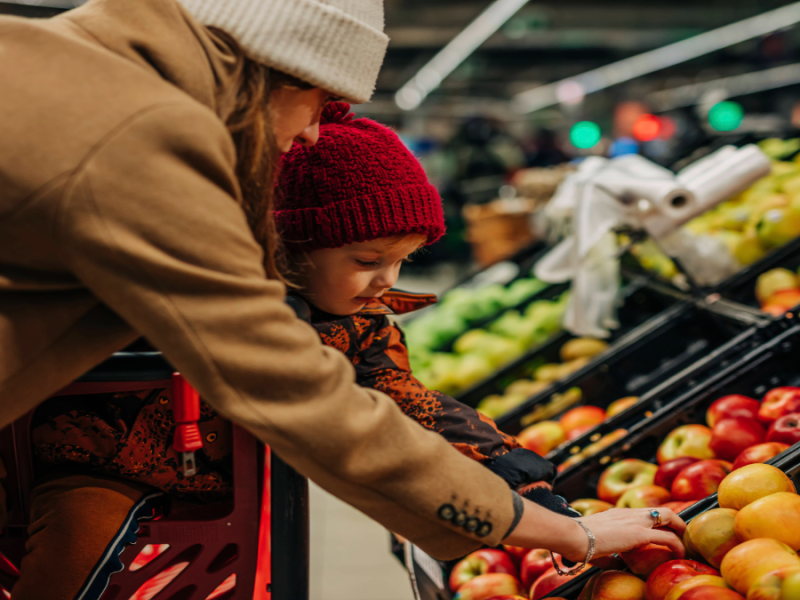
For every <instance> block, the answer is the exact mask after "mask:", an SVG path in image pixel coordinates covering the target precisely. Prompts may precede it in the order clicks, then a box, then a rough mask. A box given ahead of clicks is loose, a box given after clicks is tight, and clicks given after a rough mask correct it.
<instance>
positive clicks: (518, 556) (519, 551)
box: [503, 544, 531, 565]
mask: <svg viewBox="0 0 800 600" xmlns="http://www.w3.org/2000/svg"><path fill="white" fill-rule="evenodd" d="M503 550H505V552H506V554H508V555H509V556H510V557H511V560H513V561H514V564H517V565H518V564H519V563H520V562H522V559H523V558H525V555H526V554H527V553H528V552H530V551H531V549H530V548H522V547H521V546H506V545H505V544H503Z"/></svg>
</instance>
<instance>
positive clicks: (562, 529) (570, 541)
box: [503, 500, 686, 562]
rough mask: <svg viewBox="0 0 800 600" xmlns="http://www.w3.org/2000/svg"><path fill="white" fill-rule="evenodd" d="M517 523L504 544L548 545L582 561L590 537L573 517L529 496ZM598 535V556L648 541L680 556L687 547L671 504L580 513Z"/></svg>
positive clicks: (554, 550) (683, 528)
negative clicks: (658, 517)
mask: <svg viewBox="0 0 800 600" xmlns="http://www.w3.org/2000/svg"><path fill="white" fill-rule="evenodd" d="M523 502H524V503H525V510H524V512H523V515H522V519H521V520H520V522H519V524H518V525H517V527H516V528H515V529H514V531H512V532H511V535H509V536H508V537H507V538H506V539H505V540H503V543H504V544H508V545H510V546H520V547H523V548H546V549H547V550H552V551H553V552H557V553H559V554H561V555H562V556H563V557H564V558H567V559H568V560H571V561H575V562H583V560H584V559H585V558H586V554H587V552H588V551H589V537H588V536H587V535H586V531H584V529H583V527H581V526H580V525H579V524H578V523H576V522H575V520H574V519H571V518H569V517H564V516H562V515H558V514H556V513H553V512H551V511H549V510H547V509H546V508H543V507H541V506H539V505H538V504H534V503H533V502H530V501H528V500H524V501H523ZM653 510H657V511H658V512H659V514H660V515H661V525H660V527H659V528H658V529H653V525H654V524H655V521H654V519H653V517H652V516H651V515H650V512H651V511H653ZM580 520H581V522H583V524H584V525H586V526H587V527H588V528H589V530H590V531H591V532H592V534H594V537H595V556H607V555H609V554H615V553H618V552H625V551H626V550H632V549H634V548H638V547H639V546H644V545H646V544H660V545H662V546H667V547H668V548H670V549H671V550H672V551H673V552H674V553H675V555H676V557H678V558H683V557H684V555H685V553H686V551H685V549H684V547H683V543H682V542H681V540H680V537H679V536H683V532H684V530H685V529H686V523H684V522H683V520H682V519H681V518H680V517H678V516H677V515H676V514H675V513H674V512H673V511H671V510H670V509H668V508H663V507H659V508H655V509H653V508H612V509H611V510H607V511H605V512H602V513H598V514H596V515H592V516H590V517H581V519H580Z"/></svg>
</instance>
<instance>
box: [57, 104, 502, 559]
mask: <svg viewBox="0 0 800 600" xmlns="http://www.w3.org/2000/svg"><path fill="white" fill-rule="evenodd" d="M234 155H235V153H234V148H233V144H232V143H231V140H230V137H229V135H228V133H227V131H226V130H225V128H224V126H223V124H222V123H221V122H220V121H219V119H218V118H217V117H216V115H214V114H213V113H212V112H211V111H209V110H207V109H205V108H204V107H202V106H200V105H198V104H196V103H193V102H190V101H188V100H187V101H186V102H176V103H173V104H168V105H161V106H158V107H154V108H151V109H150V110H148V111H145V112H143V113H140V114H138V115H136V116H135V117H133V118H131V119H130V120H129V122H127V123H126V124H124V126H121V127H119V128H118V129H117V130H116V131H115V132H113V133H112V134H110V135H109V136H108V137H107V138H106V139H105V140H104V142H103V144H102V146H101V147H98V148H96V149H95V151H94V152H93V154H92V155H91V156H89V157H87V158H86V160H85V161H84V162H83V163H82V165H81V167H80V169H79V170H78V171H77V172H75V173H73V174H72V175H71V177H70V179H69V182H68V184H67V186H66V189H65V192H64V195H63V200H62V206H61V207H60V220H59V221H58V223H57V224H56V225H57V226H56V228H55V233H56V235H57V236H58V241H59V243H60V244H61V246H62V247H63V251H64V261H65V263H66V266H67V268H69V269H70V270H71V271H72V272H73V273H74V274H75V275H76V276H77V277H78V278H79V279H80V280H81V281H82V282H83V284H84V285H86V286H87V287H88V288H89V289H90V290H91V291H92V292H93V293H94V294H95V295H96V296H97V297H98V298H99V299H100V300H101V301H102V302H103V303H105V304H106V305H107V306H109V307H110V308H111V309H112V310H113V311H115V312H116V313H117V314H118V315H120V316H121V317H122V318H123V319H124V320H125V321H127V322H128V323H129V324H130V325H131V326H132V327H133V328H134V329H136V330H137V331H138V332H140V333H141V334H142V335H144V336H146V337H147V338H148V339H149V340H150V341H151V342H152V343H153V344H154V345H155V346H156V347H157V348H159V349H160V350H161V351H162V352H163V353H164V355H165V357H166V358H167V359H168V360H169V361H170V362H171V363H172V364H173V365H174V366H175V367H176V368H177V369H178V370H180V371H181V372H182V373H183V374H184V375H185V376H186V377H187V379H188V380H189V381H190V382H191V383H192V384H193V385H194V386H195V387H196V388H197V389H198V390H199V392H200V393H201V395H202V397H203V398H204V399H205V400H206V401H207V402H208V403H209V404H210V405H212V406H213V407H214V408H216V409H217V410H218V411H219V412H220V413H221V414H222V415H223V416H225V417H227V418H229V419H230V420H232V421H233V422H234V423H237V424H239V425H241V426H243V427H245V428H246V429H248V430H249V431H250V432H252V433H253V434H254V435H255V436H257V437H258V438H260V439H261V440H263V441H264V442H265V443H267V444H269V446H270V447H271V448H272V449H273V450H274V451H275V452H276V453H277V454H278V455H279V456H281V458H283V459H284V460H285V461H286V462H288V463H289V464H290V465H292V466H293V467H294V468H296V469H297V470H298V471H299V472H300V473H302V474H304V475H306V476H308V477H310V478H311V479H313V480H314V481H316V482H317V483H319V484H320V485H321V486H322V487H324V488H326V489H327V490H329V491H330V492H331V493H333V494H334V495H336V496H338V497H339V498H341V499H343V500H345V501H346V502H348V503H350V504H352V505H353V506H355V507H356V508H358V509H360V510H361V511H362V512H364V513H366V514H367V515H369V516H371V517H373V518H374V519H376V520H377V521H379V522H381V523H382V524H384V525H385V526H386V527H388V528H390V529H392V530H393V531H396V532H398V533H399V534H401V535H403V536H404V537H406V538H408V539H410V540H412V541H414V542H415V543H417V544H418V545H420V546H421V547H422V548H423V549H425V550H426V551H427V552H429V553H431V554H433V555H434V556H437V557H454V556H459V555H462V554H464V553H465V552H467V551H469V550H470V549H472V548H475V547H477V546H478V545H479V544H480V543H488V544H496V543H498V542H499V541H500V540H501V539H502V538H503V537H504V536H505V535H506V534H507V532H508V530H509V528H510V527H511V526H512V525H513V523H514V515H515V511H514V500H513V494H512V493H511V492H510V490H509V489H508V487H507V486H506V485H505V483H504V482H503V480H502V479H500V477H498V476H496V475H494V474H492V473H490V472H489V471H488V470H486V469H483V468H481V467H480V466H479V465H476V464H475V463H474V462H473V461H470V460H468V459H466V458H465V457H463V456H462V455H460V454H459V453H458V452H455V451H454V450H453V449H451V448H450V447H449V446H448V445H447V444H446V442H445V441H444V440H442V438H440V437H439V436H437V435H434V434H432V433H431V432H428V431H425V430H424V429H423V428H422V427H420V426H419V425H417V424H416V423H414V422H413V421H411V420H410V419H406V418H404V417H403V414H402V413H401V412H400V410H399V409H398V408H397V406H396V404H395V403H394V402H392V401H391V400H390V399H389V398H388V397H386V396H385V395H383V394H380V393H376V392H372V391H367V390H364V389H362V388H360V387H358V386H357V385H355V376H354V372H353V369H352V366H351V365H350V364H349V363H348V361H347V360H346V359H345V358H344V357H343V356H342V355H341V354H340V353H338V352H336V351H334V350H331V349H329V348H325V347H323V345H322V344H321V343H320V341H319V338H318V336H317V335H316V333H315V332H314V330H313V328H311V327H310V326H309V325H308V324H306V323H303V322H301V321H299V320H298V319H297V318H295V316H294V314H293V312H292V310H291V309H290V308H289V307H288V306H286V304H285V302H284V300H285V291H286V290H285V288H284V286H283V285H282V284H280V283H278V282H275V281H269V280H267V279H266V278H265V275H264V271H263V267H262V264H261V259H262V254H261V249H260V247H259V246H258V245H257V244H256V242H255V240H254V239H253V237H252V235H251V233H250V230H249V228H248V226H247V223H246V219H245V216H244V213H243V211H242V209H241V208H240V206H239V203H238V199H239V197H240V193H239V188H238V184H237V182H236V180H235V177H234V174H233V173H234V160H235V158H234ZM464 507H467V508H466V509H465V508H464ZM464 510H467V511H468V512H469V515H468V516H470V517H474V519H472V520H469V521H468V522H469V524H470V526H469V527H467V528H465V526H462V524H463V520H462V519H460V518H458V519H457V518H455V517H454V515H455V514H457V513H462V512H463V511H464ZM476 523H477V524H478V525H479V526H476V527H472V525H475V524H476Z"/></svg>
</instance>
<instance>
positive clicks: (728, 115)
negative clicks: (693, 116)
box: [708, 100, 744, 131]
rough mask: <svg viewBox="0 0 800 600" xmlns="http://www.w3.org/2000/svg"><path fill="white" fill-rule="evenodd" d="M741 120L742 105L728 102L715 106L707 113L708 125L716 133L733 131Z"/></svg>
mask: <svg viewBox="0 0 800 600" xmlns="http://www.w3.org/2000/svg"><path fill="white" fill-rule="evenodd" d="M743 118H744V108H742V105H741V104H739V103H738V102H731V101H729V100H728V101H725V102H720V103H719V104H715V105H714V106H712V107H711V110H710V111H708V124H709V125H711V128H712V129H716V130H717V131H733V130H734V129H737V128H738V127H739V125H741V124H742V119H743Z"/></svg>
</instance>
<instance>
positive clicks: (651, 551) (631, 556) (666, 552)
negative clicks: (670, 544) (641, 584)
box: [619, 544, 675, 579]
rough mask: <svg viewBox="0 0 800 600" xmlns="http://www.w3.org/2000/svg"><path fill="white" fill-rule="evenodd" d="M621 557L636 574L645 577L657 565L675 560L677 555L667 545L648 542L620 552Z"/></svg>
mask: <svg viewBox="0 0 800 600" xmlns="http://www.w3.org/2000/svg"><path fill="white" fill-rule="evenodd" d="M619 556H620V558H621V559H622V560H624V561H625V564H626V565H628V568H629V569H630V570H631V572H632V573H633V574H634V575H638V576H639V577H644V578H645V579H646V578H647V577H648V576H649V575H650V573H652V572H653V571H654V570H655V569H656V567H659V566H661V565H663V564H664V563H666V562H669V561H671V560H675V555H674V554H673V553H672V550H670V549H669V548H667V547H666V546H659V545H658V544H647V545H645V546H640V547H639V548H634V549H633V550H628V551H627V552H620V554H619Z"/></svg>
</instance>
